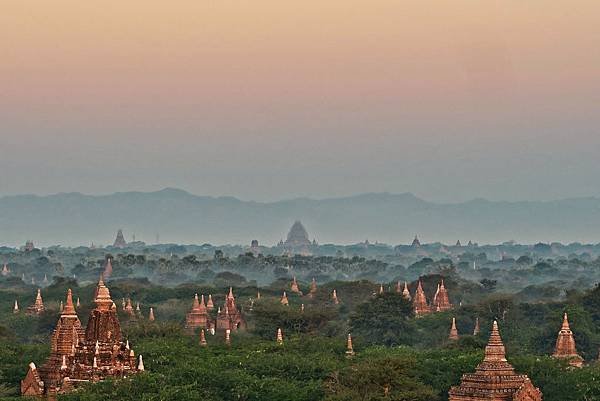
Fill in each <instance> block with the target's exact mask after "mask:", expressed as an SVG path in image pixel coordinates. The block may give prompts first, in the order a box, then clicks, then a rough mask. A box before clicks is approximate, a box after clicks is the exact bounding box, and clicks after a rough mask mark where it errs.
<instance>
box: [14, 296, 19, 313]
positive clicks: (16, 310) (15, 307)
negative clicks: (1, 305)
mask: <svg viewBox="0 0 600 401" xmlns="http://www.w3.org/2000/svg"><path fill="white" fill-rule="evenodd" d="M13 313H19V303H18V302H17V300H16V299H15V306H14V307H13Z"/></svg>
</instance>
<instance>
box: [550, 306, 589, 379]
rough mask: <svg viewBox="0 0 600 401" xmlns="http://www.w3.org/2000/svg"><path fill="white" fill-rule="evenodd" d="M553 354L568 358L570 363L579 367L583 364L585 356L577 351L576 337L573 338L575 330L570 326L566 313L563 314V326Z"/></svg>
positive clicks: (557, 356)
mask: <svg viewBox="0 0 600 401" xmlns="http://www.w3.org/2000/svg"><path fill="white" fill-rule="evenodd" d="M552 356H553V357H555V358H564V359H568V360H569V365H571V366H574V367H577V368H580V367H582V366H583V358H582V357H581V356H580V355H579V354H578V353H577V348H576V347H575V338H573V332H572V331H571V327H570V326H569V318H568V317H567V314H566V313H565V314H564V316H563V323H562V327H561V328H560V331H559V332H558V338H557V339H556V347H555V349H554V354H553V355H552Z"/></svg>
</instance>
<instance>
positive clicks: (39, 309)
mask: <svg viewBox="0 0 600 401" xmlns="http://www.w3.org/2000/svg"><path fill="white" fill-rule="evenodd" d="M45 310H46V308H45V307H44V301H43V300H42V290H40V289H39V288H38V290H37V295H36V297H35V302H34V303H33V305H31V306H29V307H27V314H28V315H36V316H37V315H41V314H42V313H43V312H44V311H45Z"/></svg>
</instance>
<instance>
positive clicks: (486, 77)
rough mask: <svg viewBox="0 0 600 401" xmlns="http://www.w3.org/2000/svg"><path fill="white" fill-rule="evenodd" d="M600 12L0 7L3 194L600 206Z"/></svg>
mask: <svg viewBox="0 0 600 401" xmlns="http://www.w3.org/2000/svg"><path fill="white" fill-rule="evenodd" d="M598 21H600V2H598V1H596V0H593V1H592V0H590V1H586V0H580V1H578V0H528V1H522V0H498V1H492V0H481V1H475V0H452V1H449V0H448V1H446V0H415V1H409V0H390V1H387V0H369V1H351V0H345V1H341V0H328V1H313V0H308V1H302V2H293V1H280V0H278V1H274V0H273V1H271V0H253V1H247V0H219V1H197V0H193V1H188V0H180V1H177V2H158V1H156V2H152V1H141V0H129V1H126V2H123V1H112V0H107V1H103V2H81V1H64V0H53V1H51V2H41V1H32V0H4V1H3V2H2V13H0V196H3V195H9V194H22V193H35V194H49V193H57V192H75V191H76V192H83V193H89V194H100V193H112V192H119V191H129V190H139V191H152V190H158V189H161V188H164V187H177V188H181V189H185V190H187V191H190V192H192V193H195V194H199V195H214V196H220V195H231V196H236V197H239V198H241V199H245V200H250V199H252V200H259V201H270V200H278V199H286V198H292V197H299V196H309V197H313V198H326V197H335V196H345V195H350V194H356V193H362V192H384V191H386V192H394V193H400V192H412V193H414V194H416V195H417V196H420V197H423V198H425V199H428V200H431V201H438V202H459V201H464V200H468V199H472V198H479V197H482V198H487V199H491V200H542V199H559V198H567V197H579V196H600V180H598V179H597V172H598V171H600V157H599V155H600V129H599V127H600V73H599V72H600V46H598V43H600V24H598Z"/></svg>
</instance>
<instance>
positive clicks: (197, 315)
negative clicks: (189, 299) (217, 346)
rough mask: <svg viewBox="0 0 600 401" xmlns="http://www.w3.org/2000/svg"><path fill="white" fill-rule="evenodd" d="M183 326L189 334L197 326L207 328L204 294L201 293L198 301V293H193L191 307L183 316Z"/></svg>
mask: <svg viewBox="0 0 600 401" xmlns="http://www.w3.org/2000/svg"><path fill="white" fill-rule="evenodd" d="M185 328H186V331H187V332H188V333H190V334H193V333H194V332H195V331H196V329H198V328H203V329H206V328H208V310H207V308H206V305H205V304H204V295H202V301H201V302H199V301H198V294H195V295H194V302H193V303H192V309H191V310H190V311H189V313H188V314H187V315H186V317H185Z"/></svg>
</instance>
